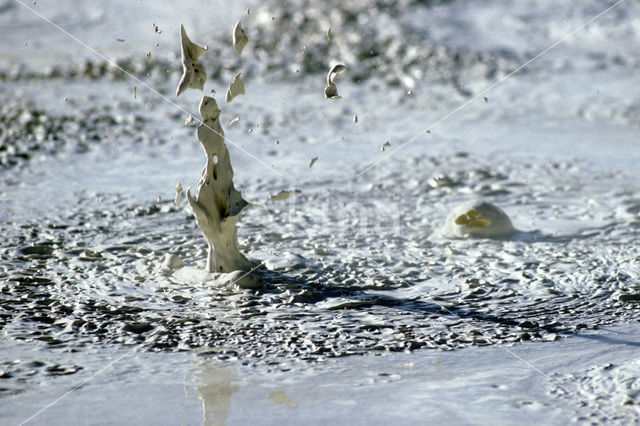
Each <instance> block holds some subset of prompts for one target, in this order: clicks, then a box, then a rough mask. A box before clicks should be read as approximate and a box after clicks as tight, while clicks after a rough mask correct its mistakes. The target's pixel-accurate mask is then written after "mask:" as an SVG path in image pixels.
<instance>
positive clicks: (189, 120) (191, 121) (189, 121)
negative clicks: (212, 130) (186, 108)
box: [184, 114, 197, 127]
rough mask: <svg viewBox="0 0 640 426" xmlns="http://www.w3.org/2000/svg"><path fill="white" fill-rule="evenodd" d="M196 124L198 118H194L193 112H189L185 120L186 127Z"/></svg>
mask: <svg viewBox="0 0 640 426" xmlns="http://www.w3.org/2000/svg"><path fill="white" fill-rule="evenodd" d="M196 124H197V123H196V119H195V118H193V116H192V115H191V114H189V115H188V116H187V118H186V119H185V120H184V125H185V127H195V126H196Z"/></svg>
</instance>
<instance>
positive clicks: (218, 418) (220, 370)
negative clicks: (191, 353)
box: [193, 359, 238, 426]
mask: <svg viewBox="0 0 640 426" xmlns="http://www.w3.org/2000/svg"><path fill="white" fill-rule="evenodd" d="M193 380H194V382H195V384H196V386H195V388H196V390H197V391H198V397H199V398H200V400H201V401H202V410H203V420H202V424H203V425H205V426H222V425H224V424H225V423H226V421H227V417H228V416H229V410H230V409H231V396H232V395H233V393H234V392H236V391H237V390H238V386H235V385H233V382H234V380H236V374H235V372H234V371H233V369H232V368H231V367H229V366H226V365H223V364H221V363H220V362H219V361H217V360H215V359H202V360H201V362H200V365H199V366H198V367H197V368H196V369H195V370H194V372H193Z"/></svg>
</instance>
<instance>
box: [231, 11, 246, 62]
mask: <svg viewBox="0 0 640 426" xmlns="http://www.w3.org/2000/svg"><path fill="white" fill-rule="evenodd" d="M247 10H248V9H247ZM247 43H249V38H248V37H247V35H246V33H245V32H244V28H242V21H238V23H237V24H236V26H235V27H234V28H233V48H234V49H235V50H236V52H237V53H238V55H240V54H241V53H242V49H244V47H245V46H246V45H247Z"/></svg>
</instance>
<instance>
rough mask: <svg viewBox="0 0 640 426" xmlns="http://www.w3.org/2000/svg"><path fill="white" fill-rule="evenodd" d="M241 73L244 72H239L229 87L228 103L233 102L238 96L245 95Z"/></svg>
mask: <svg viewBox="0 0 640 426" xmlns="http://www.w3.org/2000/svg"><path fill="white" fill-rule="evenodd" d="M241 75H242V73H238V75H236V76H235V77H234V78H233V81H232V82H231V84H230V85H229V88H228V89H227V103H229V102H231V101H232V100H233V98H235V97H236V96H239V95H244V83H243V82H242V78H241V77H240V76H241Z"/></svg>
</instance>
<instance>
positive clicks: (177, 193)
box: [173, 117, 193, 207]
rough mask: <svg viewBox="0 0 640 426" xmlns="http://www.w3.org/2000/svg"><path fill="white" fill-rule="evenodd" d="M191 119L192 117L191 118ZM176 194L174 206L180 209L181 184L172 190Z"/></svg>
mask: <svg viewBox="0 0 640 426" xmlns="http://www.w3.org/2000/svg"><path fill="white" fill-rule="evenodd" d="M191 118H193V117H191ZM173 190H174V191H175V192H176V198H175V200H174V201H175V203H176V206H178V207H180V205H181V204H182V198H181V197H182V183H180V182H178V184H177V185H176V187H175V188H174V189H173Z"/></svg>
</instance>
